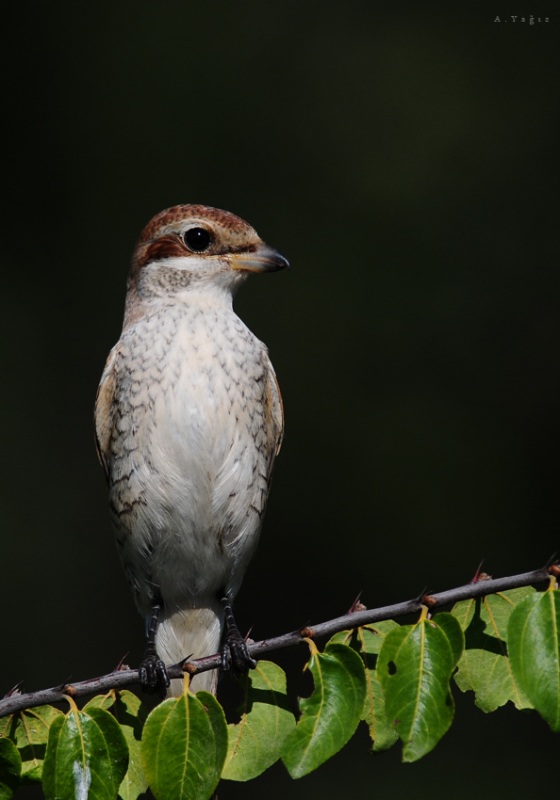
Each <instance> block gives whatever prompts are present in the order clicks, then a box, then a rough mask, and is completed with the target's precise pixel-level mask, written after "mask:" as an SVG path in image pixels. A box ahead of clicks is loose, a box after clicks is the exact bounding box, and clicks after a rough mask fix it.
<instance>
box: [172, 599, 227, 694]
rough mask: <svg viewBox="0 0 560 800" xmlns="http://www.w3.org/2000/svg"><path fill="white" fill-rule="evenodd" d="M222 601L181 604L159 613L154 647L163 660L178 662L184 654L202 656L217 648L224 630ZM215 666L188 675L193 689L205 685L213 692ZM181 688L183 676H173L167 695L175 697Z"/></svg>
mask: <svg viewBox="0 0 560 800" xmlns="http://www.w3.org/2000/svg"><path fill="white" fill-rule="evenodd" d="M223 624H224V623H223V610H222V607H221V604H220V603H219V602H216V605H215V606H214V605H212V606H207V607H204V608H184V609H181V610H179V611H175V612H173V613H172V614H166V613H164V615H163V616H162V617H161V619H160V621H159V625H158V629H157V634H156V649H157V651H158V655H159V657H160V658H161V659H162V660H163V661H164V662H165V663H166V664H177V663H178V662H179V661H182V660H184V659H185V658H202V657H203V656H209V655H212V654H213V653H217V652H218V651H219V649H220V644H221V641H222V630H223ZM217 685H218V670H210V671H208V672H202V673H200V675H194V676H193V678H192V679H191V684H190V688H191V689H192V691H193V692H198V691H200V690H201V689H204V690H205V691H207V692H212V694H216V689H217ZM182 691H183V681H182V680H172V681H171V686H170V687H169V689H168V690H167V694H168V697H178V696H179V695H180V694H181V693H182Z"/></svg>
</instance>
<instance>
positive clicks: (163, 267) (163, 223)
mask: <svg viewBox="0 0 560 800" xmlns="http://www.w3.org/2000/svg"><path fill="white" fill-rule="evenodd" d="M287 266H288V262H287V261H286V259H285V258H284V257H283V256H281V255H280V253H278V252H277V251H276V250H273V249H272V248H271V247H269V246H268V245H266V244H265V243H264V242H263V241H262V239H261V238H260V237H259V235H258V234H257V232H256V231H255V230H254V229H253V228H252V227H251V226H250V225H249V224H248V223H247V222H245V221H244V220H242V219H240V217H236V216H235V215H234V214H230V213H229V212H228V211H221V210H220V209H217V208H210V207H209V206H199V205H179V206H173V207H172V208H168V209H166V210H165V211H161V212H160V213H159V214H157V215H156V216H155V217H154V218H153V219H152V220H151V221H150V222H149V223H148V225H146V227H145V228H144V230H143V231H142V233H141V235H140V239H139V241H138V244H137V246H136V250H135V252H134V257H133V260H132V266H131V269H130V275H129V293H130V294H132V295H134V297H135V300H136V301H140V302H142V300H149V299H150V298H156V297H169V296H170V295H176V294H177V293H180V292H182V291H183V290H192V289H203V290H204V289H206V288H209V289H211V290H213V289H216V290H217V291H226V292H227V293H229V294H230V295H231V294H232V293H233V292H234V291H235V289H236V288H237V287H238V285H239V284H240V283H241V282H242V281H243V280H244V278H246V277H247V275H248V274H250V273H251V272H274V271H276V270H280V269H284V268H285V267H287Z"/></svg>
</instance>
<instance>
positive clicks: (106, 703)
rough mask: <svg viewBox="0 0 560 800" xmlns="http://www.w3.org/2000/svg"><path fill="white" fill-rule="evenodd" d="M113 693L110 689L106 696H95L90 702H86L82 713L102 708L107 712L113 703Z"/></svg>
mask: <svg viewBox="0 0 560 800" xmlns="http://www.w3.org/2000/svg"><path fill="white" fill-rule="evenodd" d="M115 699H116V698H115V691H114V690H113V689H112V690H111V691H110V692H107V694H96V695H95V697H92V698H91V700H88V701H87V703H86V704H85V706H84V707H83V709H82V711H89V710H90V709H91V708H104V709H105V711H109V709H110V708H112V707H113V705H114V703H115Z"/></svg>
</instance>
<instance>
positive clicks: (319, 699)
mask: <svg viewBox="0 0 560 800" xmlns="http://www.w3.org/2000/svg"><path fill="white" fill-rule="evenodd" d="M309 669H310V671H311V674H312V675H313V681H314V684H315V690H314V691H313V694H312V695H311V696H310V697H308V698H303V699H301V700H300V703H299V705H300V709H301V717H300V719H299V721H298V723H297V725H296V727H295V729H294V730H293V731H292V733H290V734H289V736H288V737H287V738H286V741H285V742H284V747H283V748H282V761H283V762H284V764H285V766H286V768H287V770H288V772H289V773H290V775H291V776H292V778H301V777H302V776H303V775H307V774H308V773H309V772H312V771H313V770H314V769H316V768H317V767H318V766H320V765H321V764H322V763H323V762H325V761H326V760H327V759H329V758H330V757H331V756H333V755H334V754H335V753H337V752H338V751H339V750H340V749H341V748H342V747H344V745H345V744H346V743H347V742H348V740H349V739H350V738H351V737H352V735H353V734H354V731H355V730H356V727H357V726H358V723H359V721H360V717H361V715H362V710H363V707H364V696H365V676H364V666H363V663H362V660H361V658H360V656H359V655H358V654H357V653H356V652H355V651H354V650H352V648H350V647H347V646H346V645H342V644H330V645H327V647H326V648H325V651H324V652H323V653H319V652H318V650H317V648H316V647H315V645H313V644H312V656H311V659H310V661H309Z"/></svg>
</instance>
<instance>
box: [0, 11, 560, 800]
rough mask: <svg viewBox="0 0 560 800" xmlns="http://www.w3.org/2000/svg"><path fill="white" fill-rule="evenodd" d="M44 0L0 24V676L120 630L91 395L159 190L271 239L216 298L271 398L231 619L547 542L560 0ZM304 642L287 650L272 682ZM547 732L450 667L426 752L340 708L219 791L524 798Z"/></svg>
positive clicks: (519, 564) (551, 751)
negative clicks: (265, 479)
mask: <svg viewBox="0 0 560 800" xmlns="http://www.w3.org/2000/svg"><path fill="white" fill-rule="evenodd" d="M36 5H37V7H35V6H33V4H31V5H28V4H25V5H24V4H22V5H21V6H20V7H19V11H18V12H17V13H18V14H19V15H20V17H19V19H17V20H16V22H15V23H14V24H13V26H12V27H11V28H9V29H7V30H6V32H5V38H6V42H5V45H6V48H7V52H8V58H9V62H8V68H7V74H8V76H9V80H8V83H7V85H6V86H5V97H4V101H5V108H7V109H8V115H7V119H6V120H5V129H4V134H5V135H7V136H8V141H7V144H6V143H5V144H4V148H3V151H4V168H5V174H6V178H5V181H4V187H3V188H4V191H3V197H4V214H3V226H2V227H3V248H2V253H3V262H4V263H3V268H2V275H3V279H2V290H1V293H0V298H1V303H2V308H1V315H0V324H1V329H0V341H1V346H2V378H3V381H2V385H3V391H2V395H1V401H2V406H1V411H0V419H1V432H2V442H1V447H2V482H1V485H2V505H1V508H2V524H3V530H2V545H1V560H0V580H1V585H2V596H3V603H2V611H3V613H2V632H1V637H2V651H3V655H2V665H1V673H0V681H1V682H0V692H1V691H4V690H8V689H9V688H10V687H11V686H13V685H14V684H15V683H16V682H18V681H20V680H23V681H24V686H25V688H26V689H28V690H31V689H37V688H43V687H46V686H50V685H54V684H57V683H59V682H61V681H64V680H66V679H68V678H70V677H72V678H73V679H75V680H78V679H81V678H85V677H89V676H91V675H95V674H101V673H104V672H106V671H108V670H110V669H111V668H112V667H113V666H115V664H116V663H117V662H118V661H119V659H120V658H121V657H122V656H123V655H124V654H125V653H127V652H128V653H129V656H128V660H129V662H130V663H132V664H135V663H137V662H138V659H139V657H140V654H141V651H142V647H143V630H142V622H141V621H140V619H139V618H138V617H137V616H136V613H135V610H134V608H133V603H132V599H131V596H130V595H129V591H128V588H127V586H126V583H125V580H124V578H123V575H122V574H121V570H120V566H119V564H118V560H117V556H116V551H115V548H114V545H113V542H112V538H111V532H110V528H109V518H108V513H107V510H106V496H105V485H104V480H103V476H102V472H101V469H100V467H99V466H98V464H97V461H96V456H95V450H94V445H93V434H92V406H93V401H94V397H95V391H96V387H97V383H98V380H99V376H100V374H101V370H102V367H103V363H104V360H105V357H106V355H107V353H108V351H109V349H110V347H111V346H112V345H113V344H114V342H115V341H116V340H117V338H118V336H119V331H120V324H121V319H122V306H123V300H124V290H125V278H126V272H127V268H128V261H129V258H130V254H131V251H132V248H133V246H134V242H135V239H136V237H137V235H138V233H139V231H140V229H141V228H142V226H143V225H144V224H145V223H146V222H147V221H148V219H149V218H150V217H151V216H152V215H153V214H154V213H155V212H157V211H159V210H160V209H161V208H164V207H166V206H170V205H173V204H175V203H183V202H196V203H206V204H209V205H215V206H218V207H222V208H226V209H229V210H231V211H233V212H235V213H237V214H239V215H240V216H242V217H244V218H246V219H247V220H248V221H249V222H250V223H251V224H253V225H254V226H255V227H256V228H257V230H258V231H259V233H260V234H261V235H262V236H263V238H264V239H265V240H266V241H267V242H269V243H270V244H272V245H274V246H276V247H277V248H278V249H279V250H280V251H281V252H282V253H284V254H285V255H286V256H287V257H288V258H289V259H290V261H291V264H292V270H291V271H289V272H284V273H280V274H277V275H273V276H266V277H262V278H261V277H259V278H257V277H255V278H253V279H252V280H251V281H250V282H249V283H248V284H247V285H246V286H245V287H244V288H243V289H242V291H241V293H240V295H239V297H238V299H237V303H236V307H237V310H238V312H239V313H240V315H241V316H242V317H243V319H244V320H245V321H246V322H247V323H248V324H249V326H250V327H251V328H252V329H253V330H254V331H255V332H256V333H257V335H258V336H259V337H261V338H262V339H263V340H264V341H265V342H266V343H267V345H268V346H269V349H270V352H271V355H272V360H273V362H274V364H275V367H276V370H277V373H278V377H279V380H280V383H281V386H282V391H283V395H284V401H285V407H286V438H285V443H284V447H283V451H282V454H281V456H280V458H279V460H278V462H277V467H276V474H275V480H274V486H273V491H272V495H271V499H270V503H269V510H268V514H267V518H266V522H265V527H264V532H263V538H262V540H261V546H260V548H259V551H258V554H257V556H256V557H255V559H254V561H253V563H252V565H251V568H250V571H249V573H248V575H247V578H246V581H245V584H244V587H243V590H242V592H241V594H240V596H239V601H238V616H239V619H240V622H241V626H242V627H245V628H246V627H248V626H249V625H250V624H254V628H253V635H254V636H255V637H256V638H261V637H265V636H269V635H273V634H276V633H281V632H284V631H287V630H291V629H293V628H295V627H298V626H300V625H302V624H304V623H306V622H312V621H320V620H323V619H328V618H329V617H330V616H333V615H338V614H340V613H343V612H344V611H346V609H347V608H348V607H349V606H350V604H351V603H352V601H353V599H354V597H355V596H356V595H357V594H358V592H359V591H360V590H362V591H363V600H364V602H365V603H366V604H367V605H369V606H375V605H385V604H386V603H390V602H395V601H398V600H402V599H406V598H408V597H410V596H413V595H416V594H417V593H419V592H420V591H421V590H422V589H423V588H424V587H428V588H429V589H431V590H434V591H436V590H440V589H447V588H450V587H452V586H454V585H457V584H460V583H464V582H467V581H468V580H470V578H471V577H472V575H473V574H474V572H475V569H476V567H477V564H478V562H479V561H480V559H482V558H484V559H485V561H484V566H485V569H486V571H488V572H490V573H492V574H493V575H494V576H495V577H498V576H501V575H507V574H510V573H513V572H522V571H525V570H528V569H532V568H535V567H538V566H541V565H542V564H543V563H544V562H545V561H546V560H547V559H548V558H549V557H550V556H551V555H552V554H553V553H554V552H555V551H558V550H559V549H560V548H559V536H558V523H557V517H558V514H557V495H558V481H559V477H560V476H559V466H558V457H557V451H558V433H559V430H558V429H559V421H558V420H559V405H560V386H559V381H558V347H559V343H560V325H559V315H558V300H559V289H560V287H559V281H558V265H559V263H560V262H559V259H558V246H557V232H558V204H557V198H558V178H559V170H558V134H559V130H558V124H557V123H558V79H559V56H558V53H559V48H558V30H559V28H558V26H559V25H560V18H558V19H557V18H556V16H555V15H554V14H553V13H552V12H553V9H552V8H551V7H549V8H544V7H543V8H542V9H540V14H541V18H542V19H543V22H541V23H540V24H539V23H538V22H536V20H535V24H534V25H531V24H530V23H529V18H528V17H527V18H526V19H527V21H526V22H525V23H523V22H521V17H519V18H518V21H517V22H516V23H513V22H512V21H511V18H509V17H506V16H505V12H508V13H511V10H510V9H508V8H502V7H501V6H500V4H497V5H495V6H491V5H490V6H489V5H488V4H484V8H480V7H479V8H478V9H477V8H476V6H474V5H471V6H470V7H469V6H465V7H464V8H462V9H461V10H460V11H454V12H453V11H452V12H450V11H449V10H447V11H444V10H442V9H438V7H437V5H432V6H429V5H428V6H426V4H418V5H411V6H409V5H407V4H402V3H401V4H396V5H395V4H393V5H392V6H391V8H390V9H388V8H386V7H385V6H382V5H381V4H373V3H366V2H359V1H358V0H350V1H348V2H345V3H344V4H343V3H330V4H329V3H325V2H317V1H315V2H312V1H311V0H305V1H304V2H294V1H293V0H284V1H283V2H272V3H269V4H265V3H262V2H256V1H255V2H240V3H226V2H223V1H222V2H208V3H206V4H202V3H188V2H182V3H179V2H175V3H171V2H164V3H152V2H144V1H141V2H135V3H126V2H123V3H119V4H113V5H112V6H110V5H109V4H98V6H100V7H94V6H92V5H85V4H75V3H74V4H70V3H57V4H48V5H47V4H44V5H41V6H38V4H36ZM530 10H533V11H534V12H535V11H536V10H535V9H530V8H528V7H527V8H523V9H521V10H520V11H519V12H517V13H519V14H521V13H522V12H523V11H525V12H529V11H530ZM514 13H516V12H515V10H514ZM498 14H499V15H501V20H502V21H501V22H499V23H496V22H494V19H495V17H496V15H498ZM545 16H549V17H550V22H549V23H545V22H544V17H545ZM506 20H507V21H506ZM5 74H6V73H5ZM302 655H303V654H299V658H298V656H297V655H292V656H289V657H286V656H282V658H283V662H282V663H286V664H288V663H289V664H291V666H290V670H291V671H290V680H291V681H293V684H294V686H297V682H298V674H299V670H300V663H301V657H302ZM557 754H558V738H557V737H554V736H553V735H552V734H551V733H550V732H549V730H548V729H547V728H546V726H545V724H544V722H542V721H541V720H540V719H539V718H537V716H536V715H535V714H532V713H525V714H520V713H516V712H513V711H511V709H508V708H506V709H503V710H501V711H499V712H497V713H496V714H493V715H490V716H485V715H484V714H482V712H479V711H478V710H477V709H476V708H475V707H474V705H473V703H472V696H470V695H468V696H466V697H464V696H459V693H457V715H456V721H455V724H454V726H453V727H452V729H451V731H450V733H449V734H448V735H447V736H446V737H445V738H444V740H443V741H442V742H441V744H440V745H439V746H438V747H437V748H436V750H435V751H434V752H433V753H432V754H431V755H429V756H428V757H426V758H425V759H424V760H422V761H421V762H419V763H418V764H414V765H402V764H400V761H399V759H400V748H399V747H396V748H394V750H393V751H391V752H390V753H388V754H385V755H381V756H376V757H372V756H370V755H369V754H368V741H367V736H366V734H365V732H362V733H361V735H358V736H357V737H356V739H355V740H354V741H353V742H352V743H351V745H349V746H348V747H347V748H346V749H345V750H344V751H343V752H342V753H341V754H339V756H337V757H336V758H335V759H333V760H332V761H331V762H330V763H329V764H328V765H327V766H326V767H324V768H323V769H321V770H319V771H318V772H317V773H316V774H314V775H312V776H310V777H308V778H304V779H302V780H301V781H298V782H293V781H291V779H289V778H288V777H287V774H286V773H285V771H284V769H283V768H282V767H281V766H276V767H275V768H274V769H273V770H271V771H270V772H269V773H267V774H266V775H265V776H263V777H262V778H261V779H259V780H258V781H255V782H253V783H249V784H247V785H242V784H233V783H224V784H223V786H222V788H221V790H220V800H230V799H231V800H235V799H236V798H241V797H243V798H260V797H263V796H264V795H265V794H266V796H267V797H270V798H271V799H272V798H274V799H276V798H285V797H286V796H288V795H289V796H290V797H291V798H293V800H296V798H304V797H305V798H306V797H308V796H309V792H310V791H314V792H319V791H320V792H321V797H322V798H323V800H330V798H338V797H340V796H364V797H369V796H372V797H373V796H377V795H379V796H391V797H393V798H397V800H399V798H405V797H409V796H411V795H414V796H415V797H417V798H420V799H423V798H429V797H432V796H433V795H434V794H437V795H438V796H441V795H445V796H449V797H453V798H467V797H471V796H472V795H473V794H476V796H477V797H479V798H493V797H495V796H496V795H497V794H500V796H505V795H506V794H507V795H509V797H510V798H526V797H527V796H529V794H530V793H531V791H532V790H534V787H535V785H537V784H541V785H542V784H543V782H546V780H547V777H546V776H547V775H548V776H550V777H551V776H552V769H553V765H554V764H555V763H556V761H555V760H557ZM23 796H31V793H29V794H28V795H25V793H22V797H23Z"/></svg>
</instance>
